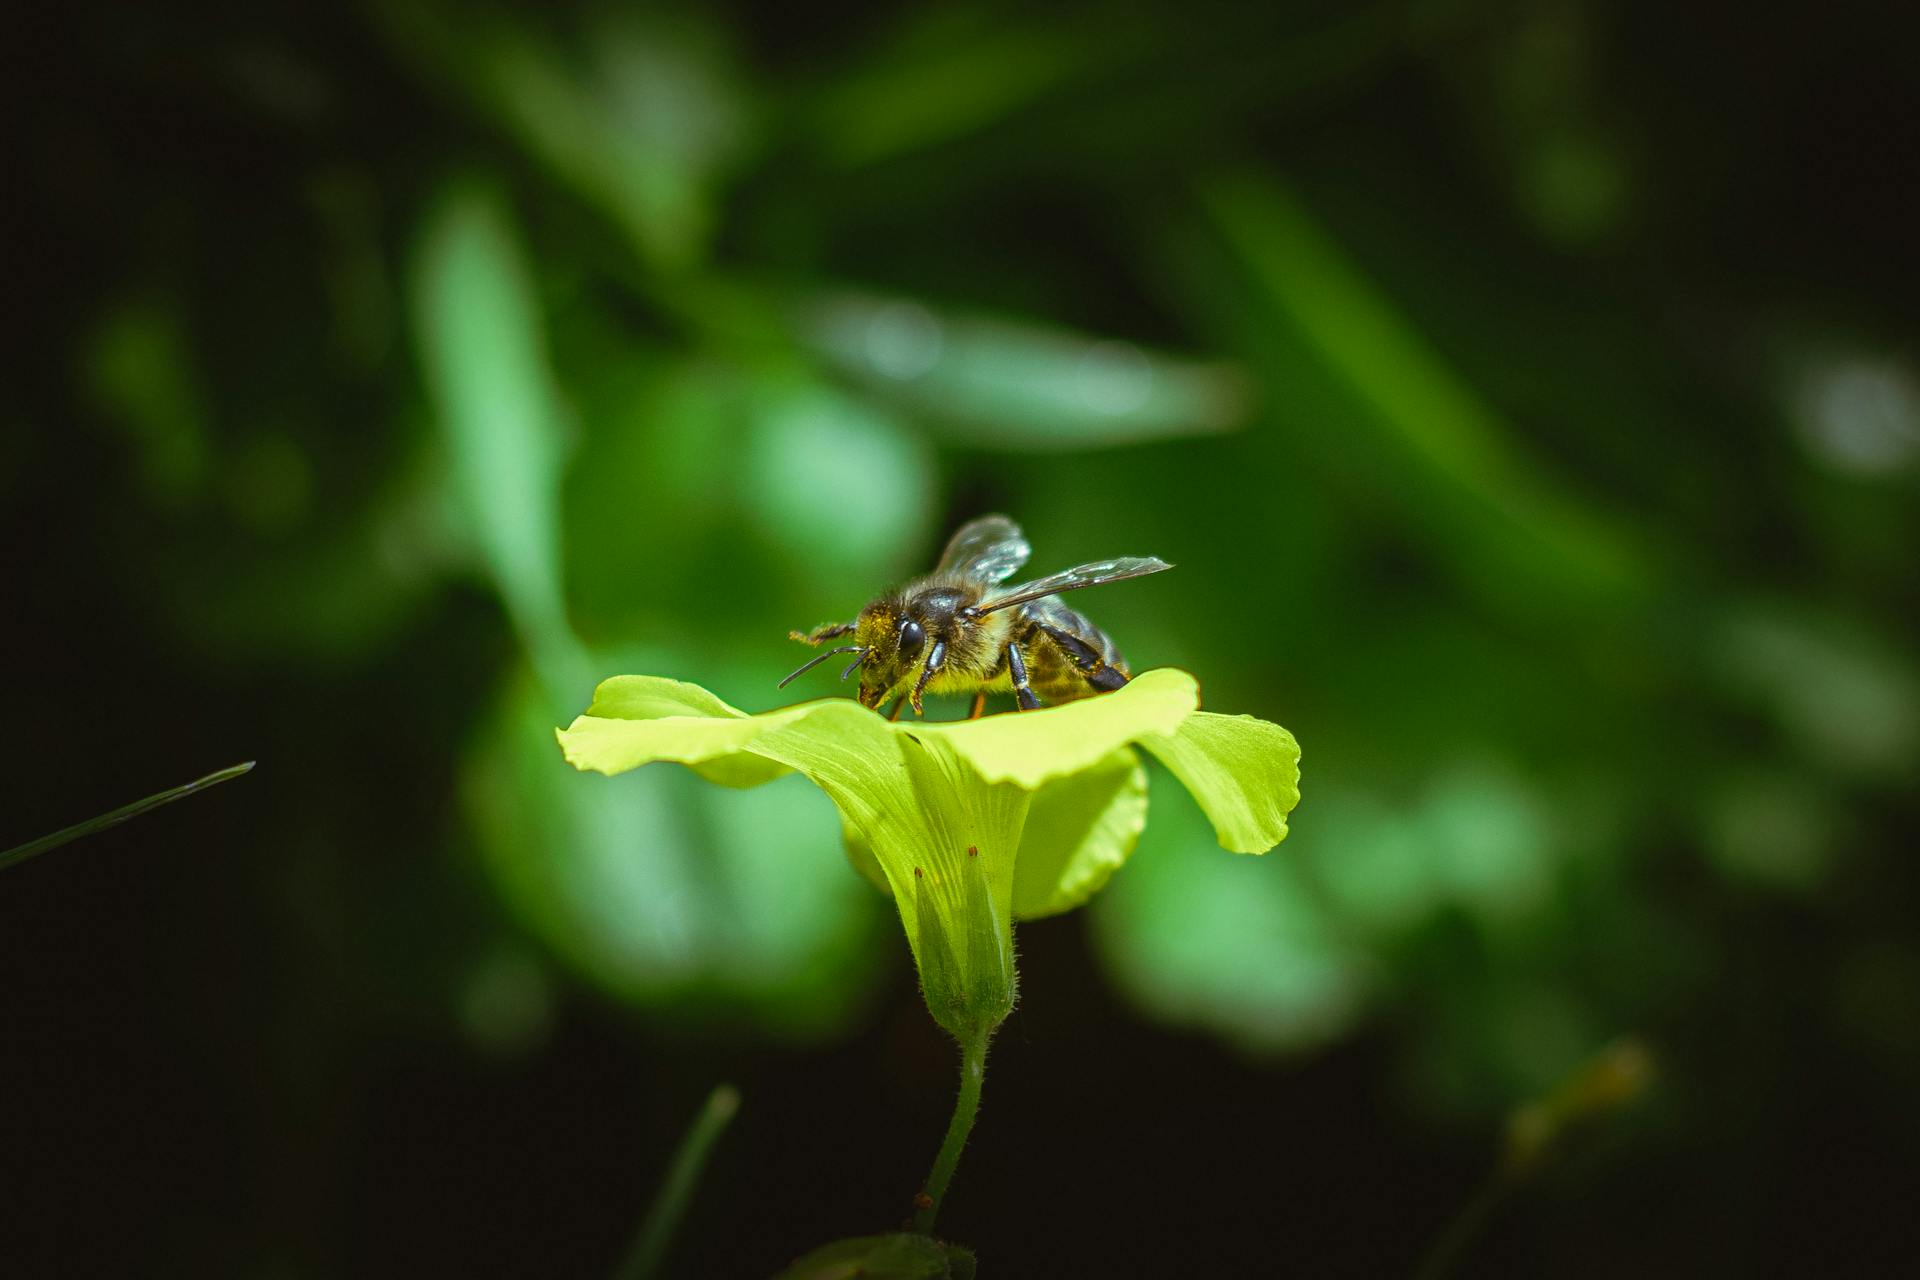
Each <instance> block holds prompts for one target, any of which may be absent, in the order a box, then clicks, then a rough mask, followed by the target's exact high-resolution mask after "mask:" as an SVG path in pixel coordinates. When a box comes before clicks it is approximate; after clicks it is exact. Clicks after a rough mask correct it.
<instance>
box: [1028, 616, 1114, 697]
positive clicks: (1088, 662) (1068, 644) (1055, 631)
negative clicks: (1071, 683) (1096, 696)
mask: <svg viewBox="0 0 1920 1280" xmlns="http://www.w3.org/2000/svg"><path fill="white" fill-rule="evenodd" d="M1040 629H1041V630H1042V631H1044V632H1046V633H1047V637H1048V638H1049V639H1050V640H1052V641H1053V642H1054V643H1055V644H1057V645H1059V646H1060V649H1061V651H1062V652H1063V653H1065V654H1066V655H1067V656H1068V657H1069V658H1071V659H1073V665H1074V666H1076V667H1078V668H1080V674H1081V675H1083V676H1085V677H1086V678H1087V683H1088V684H1089V685H1091V686H1092V687H1093V688H1095V689H1098V690H1099V691H1100V692H1102V693H1112V692H1113V691H1114V690H1115V689H1118V688H1120V687H1121V686H1123V685H1125V684H1126V683H1127V673H1126V672H1124V671H1122V670H1120V668H1118V667H1116V666H1113V665H1112V664H1110V663H1108V662H1107V660H1106V659H1104V658H1102V657H1101V656H1100V651H1099V650H1098V649H1095V648H1094V647H1093V646H1092V645H1090V644H1088V643H1087V642H1086V641H1085V640H1082V639H1081V638H1080V637H1079V636H1077V635H1075V634H1073V632H1071V631H1062V630H1061V629H1060V628H1058V627H1049V626H1045V625H1043V626H1041V628H1040Z"/></svg>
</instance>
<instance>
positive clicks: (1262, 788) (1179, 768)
mask: <svg viewBox="0 0 1920 1280" xmlns="http://www.w3.org/2000/svg"><path fill="white" fill-rule="evenodd" d="M1140 745H1141V746H1143V747H1145V748H1146V749H1147V750H1149V751H1151V752H1153V754H1154V755H1156V756H1158V757H1159V758H1160V762H1161V763H1162V764H1164V765H1166V766H1167V768H1168V769H1170V770H1172V772H1173V775H1174V777H1176V778H1178V779H1180V781H1181V782H1182V783H1183V784H1184V785H1185V786H1186V788H1187V791H1188V792H1189V793H1190V794H1191V795H1192V796H1193V798H1194V800H1195V802H1196V803H1198V804H1199V806H1200V809H1201V811H1202V812H1204V813H1205V814H1206V815H1207V818H1208V820H1209V821H1211V822H1212V823H1213V831H1214V834H1215V835H1216V836H1217V837H1218V838H1219V840H1220V847H1221V848H1223V849H1229V850H1231V851H1233V852H1234V853H1265V852H1266V851H1267V850H1268V849H1271V848H1273V846H1275V845H1277V844H1279V843H1280V842H1281V841H1282V840H1285V839H1286V838H1287V814H1288V813H1290V812H1291V811H1292V809H1293V807H1294V806H1295V805H1297V804H1299V803H1300V744H1299V743H1297V742H1295V741H1294V740H1293V735H1292V734H1291V733H1288V732H1287V731H1286V730H1285V729H1282V728H1281V727H1280V726H1279V725H1277V724H1272V723H1269V722H1268V721H1265V720H1257V719H1255V718H1254V717H1252V716H1224V715H1217V714H1215V713H1213V712H1211V711H1196V712H1194V713H1193V714H1192V715H1190V716H1188V717H1187V718H1186V720H1185V721H1183V722H1182V723H1181V725H1180V727H1179V728H1178V729H1177V730H1176V731H1175V732H1173V733H1170V734H1155V735H1152V736H1150V737H1145V738H1142V739H1141V740H1140Z"/></svg>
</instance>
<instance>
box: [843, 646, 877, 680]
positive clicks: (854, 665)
mask: <svg viewBox="0 0 1920 1280" xmlns="http://www.w3.org/2000/svg"><path fill="white" fill-rule="evenodd" d="M872 652H873V651H872V650H871V649H862V650H860V656H859V657H857V658H855V659H854V660H853V661H852V662H849V663H848V664H847V669H846V670H845V671H842V672H841V673H840V678H841V679H842V680H845V679H846V678H847V677H848V676H850V675H852V674H853V673H854V672H855V671H857V670H859V668H860V664H861V663H863V662H865V661H866V660H867V659H868V657H870V656H871V655H872Z"/></svg>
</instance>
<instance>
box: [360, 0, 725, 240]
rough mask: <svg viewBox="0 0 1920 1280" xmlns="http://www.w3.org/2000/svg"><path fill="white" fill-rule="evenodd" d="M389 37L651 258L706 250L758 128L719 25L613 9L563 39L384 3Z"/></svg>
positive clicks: (486, 19)
mask: <svg viewBox="0 0 1920 1280" xmlns="http://www.w3.org/2000/svg"><path fill="white" fill-rule="evenodd" d="M374 12H375V14H376V16H378V18H379V20H380V21H381V23H382V25H383V26H384V27H385V28H386V30H387V31H388V34H389V36H390V38H391V39H392V40H393V41H394V42H395V44H396V45H397V46H398V47H399V48H400V49H401V50H402V51H403V52H404V53H405V54H407V55H408V56H409V57H412V58H415V59H417V60H421V61H423V62H424V64H425V65H426V66H427V67H428V68H429V69H430V70H431V72H432V73H433V74H434V75H435V76H436V77H437V78H439V79H441V80H442V81H443V82H445V83H446V84H447V85H448V86H449V88H450V89H452V90H453V91H454V92H456V93H458V94H461V95H462V96H464V97H466V98H467V99H468V100H469V101H471V102H472V103H473V104H474V105H475V106H476V107H478V108H479V109H480V110H481V111H483V112H484V113H486V114H487V115H489V116H491V117H492V118H493V119H494V120H495V121H496V122H498V123H499V124H500V125H501V126H502V127H503V128H504V129H505V130H506V131H507V132H508V134H509V135H510V136H512V137H513V138H514V139H515V140H516V141H518V142H519V143H520V145H521V146H522V147H524V148H525V149H526V151H527V152H528V153H529V154H530V155H532V156H533V158H534V159H536V160H537V161H539V162H540V163H541V164H543V165H545V166H546V167H547V168H548V170H549V171H550V172H552V173H553V175H554V176H555V177H556V178H557V179H558V180H559V181H560V182H561V183H563V184H564V185H566V186H568V187H570V188H571V189H572V190H573V191H574V192H576V193H577V194H578V195H579V196H580V197H582V198H583V199H584V200H586V201H587V202H588V203H590V204H592V205H593V206H594V207H596V208H598V209H599V210H600V211H601V212H602V213H603V214H605V215H606V216H607V217H608V218H609V219H610V220H611V221H612V222H613V223H614V225H615V226H617V227H618V228H619V229H620V230H621V231H622V232H623V233H624V234H625V235H626V237H627V238H628V240H629V242H630V243H631V244H632V245H633V247H634V249H635V250H636V252H637V253H638V255H639V257H640V259H641V261H643V262H644V263H646V264H647V265H648V266H650V267H653V268H655V269H658V270H662V271H666V272H670V273H678V272H683V271H686V270H688V269H689V268H692V267H694V266H695V265H697V264H698V263H699V262H700V261H701V260H702V259H703V258H704V257H705V255H706V252H707V244H708V241H709V239H710V238H711V236H712V232H713V223H714V220H715V214H714V208H713V198H714V189H715V187H716V186H717V185H718V183H719V181H720V180H721V178H722V176H723V175H724V174H725V173H726V172H727V170H728V169H730V168H731V167H732V165H733V164H734V163H736V162H737V160H738V159H739V157H740V156H741V155H742V153H743V152H744V151H745V149H746V148H747V147H748V145H749V143H750V141H751V138H752V132H753V127H752V122H751V115H752V113H751V110H750V108H749V106H748V103H747V100H746V97H745V93H744V86H743V84H742V82H741V81H740V79H739V78H738V77H736V76H735V75H734V74H733V72H732V71H731V69H730V68H729V66H728V65H727V64H728V59H727V57H726V54H725V52H724V50H723V47H722V42H721V40H720V38H719V36H718V35H717V34H716V32H715V31H714V29H713V28H711V27H710V26H708V25H706V24H704V23H701V22H698V21H697V20H696V19H694V18H693V17H691V16H686V15H683V16H681V17H679V18H678V19H675V18H670V17H666V16H663V15H660V14H649V15H645V16H641V15H636V14H631V13H619V12H616V11H613V10H607V11H604V12H602V13H601V14H599V15H598V16H597V17H595V18H592V19H590V20H589V21H588V22H587V23H586V26H585V30H583V31H582V32H581V33H580V34H579V36H578V37H577V39H575V40H572V41H568V42H563V41H561V40H560V39H558V38H556V37H555V36H553V35H552V34H551V33H549V32H548V31H547V30H546V29H544V28H543V27H542V26H541V25H540V24H539V21H538V19H536V18H534V17H531V16H528V15H518V16H509V15H508V14H505V13H501V12H493V13H482V14H479V15H475V14H472V13H469V12H467V11H465V10H464V9H456V8H449V7H446V6H442V5H438V4H431V3H411V4H402V5H391V6H376V8H375V10H374Z"/></svg>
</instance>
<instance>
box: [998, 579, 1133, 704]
mask: <svg viewBox="0 0 1920 1280" xmlns="http://www.w3.org/2000/svg"><path fill="white" fill-rule="evenodd" d="M1014 639H1016V640H1017V641H1018V642H1019V644H1020V647H1021V651H1022V652H1023V653H1024V654H1025V655H1026V656H1027V666H1028V673H1029V678H1030V679H1031V681H1032V684H1033V689H1034V692H1035V693H1037V694H1039V695H1040V698H1041V700H1042V701H1044V702H1069V701H1072V700H1073V699H1075V698H1084V697H1087V696H1088V695H1090V694H1094V693H1106V692H1111V691H1112V690H1114V689H1118V688H1120V687H1121V686H1122V685H1124V684H1126V682H1127V680H1128V678H1129V674H1130V673H1129V672H1128V670H1127V664H1126V659H1124V658H1123V657H1121V656H1120V649H1119V647H1118V646H1117V645H1115V644H1114V643H1113V641H1112V640H1111V639H1110V638H1109V637H1108V636H1107V634H1106V633H1105V632H1103V631H1101V630H1100V628H1098V627H1096V626H1094V625H1093V623H1092V622H1090V621H1088V620H1087V618H1086V617H1084V616H1083V615H1081V614H1080V613H1078V612H1076V611H1075V610H1072V609H1069V608H1068V607H1067V606H1065V605H1063V604H1061V603H1060V602H1059V601H1057V600H1036V601H1034V603H1033V604H1031V605H1029V606H1027V608H1026V609H1025V610H1023V611H1022V615H1021V618H1020V623H1019V625H1018V627H1017V628H1016V633H1015V636H1014Z"/></svg>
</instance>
